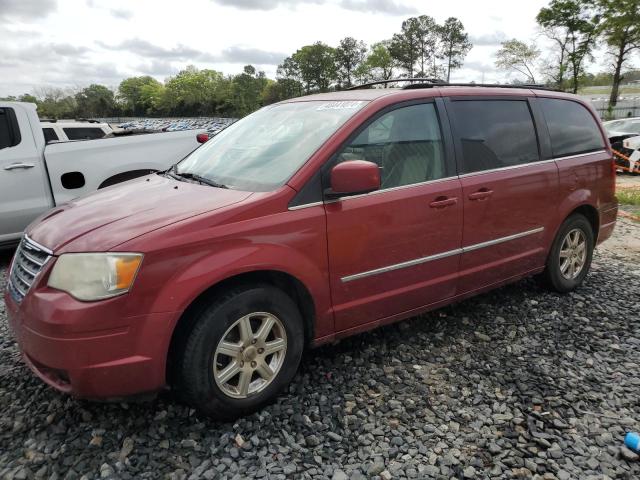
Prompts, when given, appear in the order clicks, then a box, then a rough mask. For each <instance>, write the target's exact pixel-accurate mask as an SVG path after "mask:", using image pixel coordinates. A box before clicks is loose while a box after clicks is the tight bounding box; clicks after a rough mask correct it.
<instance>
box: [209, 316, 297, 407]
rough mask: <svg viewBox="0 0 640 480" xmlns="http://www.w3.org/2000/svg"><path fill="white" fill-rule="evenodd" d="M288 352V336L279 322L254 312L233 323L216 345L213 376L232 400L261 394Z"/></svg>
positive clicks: (278, 369)
mask: <svg viewBox="0 0 640 480" xmlns="http://www.w3.org/2000/svg"><path fill="white" fill-rule="evenodd" d="M286 352H287V334H286V331H285V329H284V326H283V324H282V322H281V321H280V319H279V318H278V317H276V316H275V315H273V314H271V313H267V312H255V313H250V314H248V315H245V316H243V317H242V318H240V319H238V320H236V321H235V322H234V323H233V325H231V327H229V328H228V329H227V331H226V332H225V334H224V335H223V336H222V339H221V340H220V342H219V343H218V345H217V346H216V350H215V354H214V358H213V376H214V379H215V381H216V384H217V385H218V387H219V388H220V389H221V390H222V391H223V392H224V394H225V395H228V396H229V397H232V398H247V397H248V396H250V395H254V394H256V393H259V392H262V391H263V390H264V389H265V388H267V386H268V385H269V384H270V383H271V381H272V380H273V379H274V378H275V377H276V376H277V375H278V372H279V371H280V369H281V368H282V364H283V363H284V358H285V354H286Z"/></svg>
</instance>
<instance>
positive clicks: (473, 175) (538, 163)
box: [458, 158, 556, 178]
mask: <svg viewBox="0 0 640 480" xmlns="http://www.w3.org/2000/svg"><path fill="white" fill-rule="evenodd" d="M555 160H556V159H555V158H550V159H548V160H540V161H539V162H529V163H521V164H519V165H509V166H508V167H500V168H492V169H490V170H478V171H477V172H470V173H463V174H461V175H458V178H465V177H475V176H476V175H484V174H485V173H495V172H503V171H505V170H515V169H518V168H525V167H531V166H533V165H544V164H545V163H551V162H554V161H555Z"/></svg>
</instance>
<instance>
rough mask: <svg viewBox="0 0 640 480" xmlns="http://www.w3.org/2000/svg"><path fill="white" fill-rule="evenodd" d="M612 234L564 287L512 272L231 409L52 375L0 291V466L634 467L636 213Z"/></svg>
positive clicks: (115, 469) (637, 421)
mask: <svg viewBox="0 0 640 480" xmlns="http://www.w3.org/2000/svg"><path fill="white" fill-rule="evenodd" d="M615 235H616V240H615V241H613V242H611V243H610V245H609V246H607V247H606V248H600V249H599V251H598V253H597V255H596V258H595V261H594V264H593V270H592V273H591V275H590V276H589V277H588V280H587V282H586V284H585V285H584V286H583V287H582V288H581V289H580V290H579V291H578V292H576V293H573V294H570V295H566V296H559V295H556V294H552V293H548V292H546V291H544V290H542V289H541V288H539V287H538V286H537V284H536V283H535V282H534V281H532V280H525V281H522V282H519V283H517V284H514V285H511V286H508V287H505V288H502V289H500V290H497V291H494V292H491V293H488V294H485V295H482V296H479V297H476V298H474V299H471V300H468V301H465V302H462V303H460V304H457V305H454V306H451V307H448V308H444V309H442V310H439V311H436V312H433V313H430V314H428V315H424V316H422V317H419V318H416V319H412V320H409V321H406V322H401V323H399V324H396V325H391V326H388V327H385V328H382V329H379V330H376V331H374V332H370V333H367V334H363V335H359V336H356V337H354V338H351V339H348V340H345V341H343V342H341V343H339V344H338V345H335V346H327V347H323V348H320V349H317V350H314V351H311V352H309V353H308V354H306V356H305V358H304V360H303V362H302V367H301V370H300V373H299V374H298V376H297V377H296V379H295V381H294V382H293V384H292V385H291V388H290V389H289V391H288V393H286V394H284V395H283V396H282V397H281V398H280V399H279V401H278V402H277V403H275V404H273V405H271V406H270V407H268V408H266V409H264V410H263V411H262V412H260V413H257V414H254V415H252V416H250V417H247V418H244V419H241V420H239V421H237V422H236V423H217V422H214V421H211V420H208V419H206V418H199V417H198V416H197V415H196V414H195V413H194V412H193V411H192V410H190V409H189V408H187V407H185V406H183V405H180V404H178V403H177V402H176V401H175V400H174V399H173V398H172V397H171V395H170V394H169V393H166V394H162V395H160V396H159V397H158V398H157V399H156V400H154V401H152V402H147V403H142V404H98V403H89V402H84V401H77V400H74V399H71V398H68V397H66V396H64V395H61V394H59V393H56V392H55V391H53V390H52V389H50V388H48V387H46V386H45V385H44V384H42V382H40V381H39V380H37V379H36V378H34V377H33V375H31V373H30V372H29V371H28V370H27V368H26V367H25V366H24V365H23V364H22V363H21V361H20V358H19V355H18V350H17V348H16V345H15V343H14V342H13V340H12V339H11V338H10V336H9V333H8V331H7V326H6V319H5V311H4V305H3V304H2V303H1V302H0V478H8V479H11V478H16V479H17V478H52V479H53V478H87V479H92V478H100V477H102V478H170V479H182V478H188V479H192V478H193V479H195V478H204V479H213V478H234V479H241V478H247V477H252V478H253V477H256V478H274V479H284V478H330V479H340V480H342V479H358V478H381V479H384V480H388V479H396V478H443V479H444V478H489V477H492V478H531V477H533V478H544V479H554V478H558V479H569V478H576V479H588V478H594V479H595V478H598V479H600V478H623V479H631V478H638V477H639V476H640V462H639V461H638V456H637V455H635V454H634V453H632V452H630V451H629V450H627V449H625V448H624V447H623V437H624V434H625V432H626V431H629V430H638V429H640V400H639V398H640V396H639V393H640V319H639V315H640V258H639V256H638V255H637V254H635V255H634V254H633V253H629V252H628V251H626V250H625V249H624V248H622V247H621V245H624V238H623V237H626V238H629V236H634V237H636V238H637V237H638V236H639V235H640V225H639V224H633V223H631V222H630V221H624V222H623V223H621V225H620V228H618V229H617V232H616V234H615ZM7 262H8V258H7V257H6V255H5V256H4V257H0V286H1V285H2V284H3V283H4V281H5V280H4V275H5V273H6V264H7Z"/></svg>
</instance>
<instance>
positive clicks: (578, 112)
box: [539, 98, 604, 158]
mask: <svg viewBox="0 0 640 480" xmlns="http://www.w3.org/2000/svg"><path fill="white" fill-rule="evenodd" d="M539 102H540V106H541V108H542V112H543V114H544V118H545V120H546V121H547V127H548V128H549V135H550V137H551V150H552V151H553V156H554V158H557V157H566V156H570V155H578V154H580V153H587V152H593V151H597V150H602V149H604V140H603V139H602V133H600V129H599V128H598V124H597V123H596V121H595V119H594V118H593V116H592V115H591V113H590V112H589V110H587V109H586V108H585V107H584V106H582V105H580V104H579V103H578V102H572V101H571V100H561V99H557V98H541V99H540V100H539Z"/></svg>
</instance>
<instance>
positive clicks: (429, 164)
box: [325, 102, 462, 332]
mask: <svg viewBox="0 0 640 480" xmlns="http://www.w3.org/2000/svg"><path fill="white" fill-rule="evenodd" d="M446 151H447V150H446V149H445V145H444V142H443V138H442V129H441V127H440V121H439V119H438V115H437V109H436V106H435V104H434V103H433V102H429V103H420V104H413V105H405V106H401V107H398V108H395V109H393V110H390V111H387V112H386V113H381V114H379V115H378V116H376V117H375V118H374V119H373V120H372V121H371V122H370V123H369V124H368V125H367V126H365V128H364V129H362V130H361V132H360V133H359V134H357V136H356V137H355V138H353V139H352V140H351V141H349V142H347V145H346V146H344V147H342V148H341V150H340V151H339V152H338V153H337V161H338V162H339V161H346V160H353V159H363V160H368V161H371V162H375V163H377V164H378V165H379V166H380V169H381V184H382V186H381V189H380V190H379V191H376V192H372V193H369V194H365V195H358V196H354V197H345V198H342V199H340V200H337V201H333V202H328V203H327V204H326V205H325V209H326V212H327V237H328V247H329V267H330V277H331V280H330V282H331V295H332V301H333V305H334V314H335V322H336V331H337V332H339V331H344V330H348V329H353V328H358V327H359V326H362V325H364V324H366V323H369V322H375V321H378V320H382V319H385V318H387V319H388V318H391V317H393V316H394V315H399V314H402V313H405V312H409V311H411V310H412V309H416V308H419V307H422V306H424V305H428V304H431V303H434V302H437V301H439V300H443V299H445V298H448V297H452V296H454V295H455V291H456V284H457V280H456V277H457V272H458V261H459V257H460V245H461V241H462V199H461V188H460V181H459V180H458V178H457V177H456V176H455V173H454V169H453V168H452V165H450V163H449V159H448V158H447V157H448V155H447V154H446Z"/></svg>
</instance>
